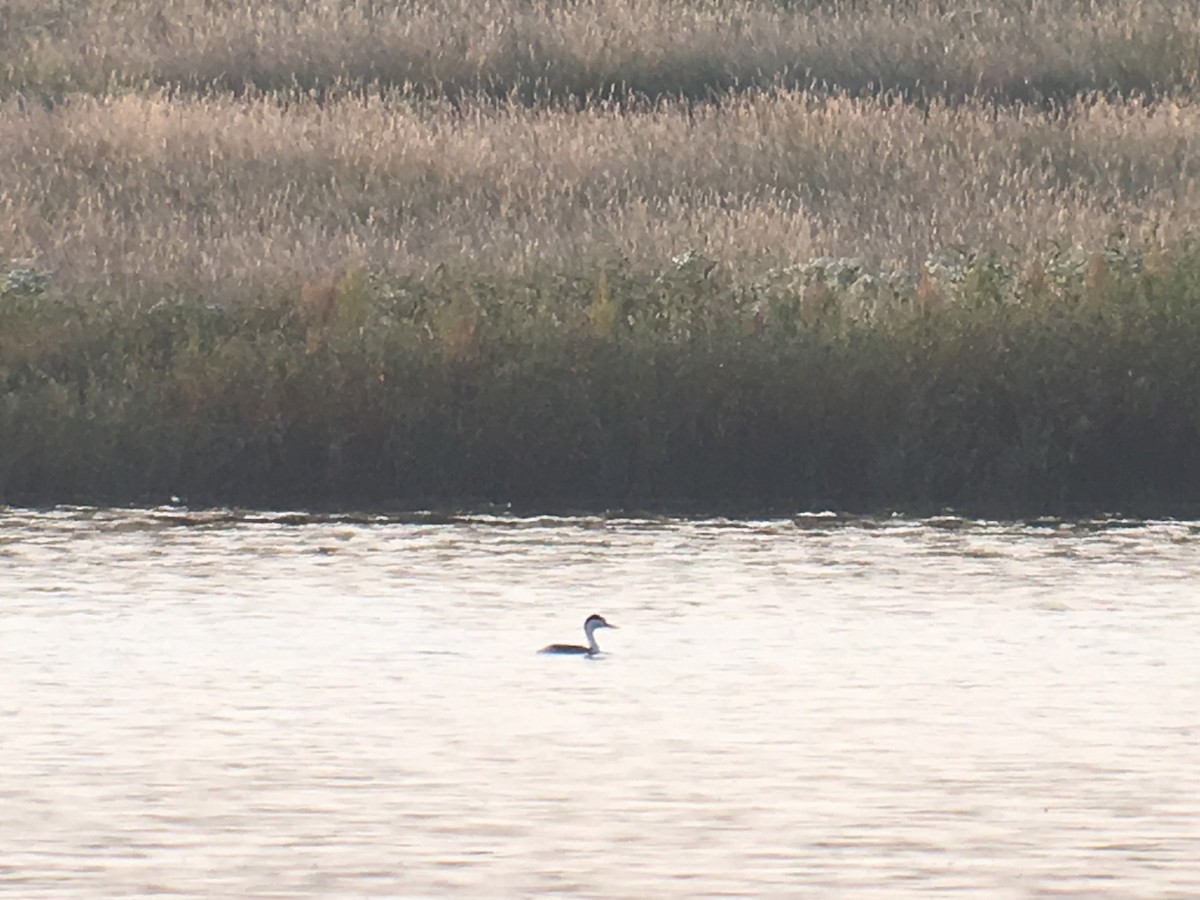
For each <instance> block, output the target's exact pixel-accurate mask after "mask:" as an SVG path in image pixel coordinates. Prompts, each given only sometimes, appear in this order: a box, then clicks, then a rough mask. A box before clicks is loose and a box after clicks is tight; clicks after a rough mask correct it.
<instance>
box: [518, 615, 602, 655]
mask: <svg viewBox="0 0 1200 900" xmlns="http://www.w3.org/2000/svg"><path fill="white" fill-rule="evenodd" d="M616 627H617V626H616V625H610V624H609V623H608V622H605V621H604V616H588V617H587V621H586V622H584V623H583V633H584V634H586V635H587V639H588V645H587V646H586V647H580V646H579V645H578V644H551V645H550V646H548V647H543V648H542V649H541V650H539V651H538V653H570V654H574V655H576V656H595V655H596V654H597V653H599V652H600V645H599V644H597V643H596V629H597V628H616Z"/></svg>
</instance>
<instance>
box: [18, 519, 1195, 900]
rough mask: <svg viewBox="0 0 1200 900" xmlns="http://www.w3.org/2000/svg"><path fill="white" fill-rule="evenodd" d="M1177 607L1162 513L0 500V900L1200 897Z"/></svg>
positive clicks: (1185, 575) (1186, 641) (1172, 545)
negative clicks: (1115, 516)
mask: <svg viewBox="0 0 1200 900" xmlns="http://www.w3.org/2000/svg"><path fill="white" fill-rule="evenodd" d="M1198 587H1200V527H1198V526H1196V525H1195V524H1188V523H1178V522H1151V523H1130V522H1108V523H1083V524H1069V523H1057V522H1038V523H1032V524H1002V523H987V522H964V521H960V520H956V519H940V520H927V521H913V520H903V519H895V520H884V521H852V520H842V519H836V518H822V517H807V518H801V519H797V520H794V521H793V520H783V521H761V522H725V521H673V520H664V521H638V520H604V519H583V518H581V519H536V520H522V519H508V518H503V517H495V518H489V517H478V518H465V519H462V520H455V521H438V520H436V519H433V518H430V519H429V520H428V521H420V520H414V521H406V522H400V521H387V520H382V519H381V520H368V519H365V518H364V519H362V520H361V521H356V520H350V519H342V520H309V519H305V518H303V517H289V516H270V515H257V516H244V515H243V516H238V515H229V514H217V513H206V514H194V515H193V514H186V513H184V512H182V511H173V510H158V511H155V510H149V511H97V510H59V511H53V512H44V513H30V512H22V511H17V510H9V511H0V895H3V896H4V897H20V898H42V897H72V898H75V897H84V898H110V897H122V898H124V897H138V896H158V895H169V896H184V897H321V898H326V897H329V898H341V897H347V898H349V897H368V896H397V897H412V896H434V895H458V896H479V897H501V896H528V895H535V894H554V895H577V896H587V897H657V896H679V897H685V896H686V897H706V896H718V895H759V896H814V897H827V896H844V897H855V898H870V897H927V896H931V895H935V894H942V895H957V894H962V895H972V896H986V897H1037V896H1073V897H1096V896H1112V897H1171V896H1175V897H1196V896H1200V655H1198V654H1197V647H1198V644H1200V641H1198V638H1200V599H1198V597H1200V592H1198V590H1197V588H1198ZM592 612H600V613H603V614H604V615H606V616H607V617H608V618H609V619H610V620H611V621H613V622H615V623H616V624H618V625H619V626H620V630H618V631H601V632H600V633H599V637H600V638H601V644H602V646H603V647H604V649H605V651H606V653H605V655H604V656H603V657H602V658H599V659H594V660H589V659H586V658H585V659H580V658H568V657H547V656H538V655H537V654H536V653H535V652H534V651H535V650H536V649H537V648H538V647H540V646H541V645H543V644H545V643H548V642H550V641H565V640H569V641H579V640H582V638H583V634H582V630H581V625H582V622H583V619H584V617H585V616H586V615H588V614H589V613H592Z"/></svg>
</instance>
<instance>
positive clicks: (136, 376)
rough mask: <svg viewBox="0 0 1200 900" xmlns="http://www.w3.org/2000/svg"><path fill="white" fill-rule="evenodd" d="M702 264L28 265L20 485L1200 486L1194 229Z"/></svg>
mask: <svg viewBox="0 0 1200 900" xmlns="http://www.w3.org/2000/svg"><path fill="white" fill-rule="evenodd" d="M1066 262H1070V260H1066ZM697 263H698V261H697V260H689V261H685V262H682V263H680V264H678V265H676V266H672V267H670V268H668V269H665V270H663V271H660V272H659V273H658V274H657V276H656V277H654V278H652V279H647V278H646V277H645V273H630V272H628V271H625V270H622V269H621V268H620V267H614V268H609V269H602V270H598V271H592V272H590V273H583V272H580V273H576V274H574V275H570V274H567V273H563V274H561V275H560V276H558V277H556V278H554V279H548V278H545V277H541V278H538V279H535V280H522V279H508V280H497V281H488V282H481V281H476V280H470V279H461V278H456V277H452V276H449V275H445V274H443V275H440V276H438V277H436V278H424V279H414V280H410V281H394V282H383V281H380V280H376V279H372V278H371V277H369V276H368V275H367V274H365V273H361V272H349V273H347V274H346V275H344V276H343V277H342V278H340V279H338V280H336V281H333V280H331V281H328V282H325V283H320V284H313V285H310V286H309V287H308V288H307V290H306V291H305V292H304V294H303V296H302V297H301V298H299V299H300V302H297V301H296V300H295V299H294V298H289V297H284V296H279V297H275V298H264V299H263V300H262V301H260V302H259V303H257V304H237V305H211V304H205V303H201V302H197V301H195V300H189V299H186V298H175V297H164V298H162V299H161V300H159V301H158V302H156V303H143V304H138V305H134V306H131V305H129V304H124V305H120V306H114V305H106V304H97V303H95V302H93V301H88V300H86V299H83V300H72V299H69V298H65V297H62V296H57V295H55V293H54V291H53V288H52V287H50V286H48V285H47V284H46V282H45V280H44V279H38V278H36V277H35V276H32V275H30V274H29V273H16V274H15V275H12V274H10V276H9V278H8V280H7V281H6V282H5V284H6V288H5V290H4V293H3V294H2V295H0V378H2V379H3V382H4V384H5V385H6V391H5V394H4V396H3V402H2V403H0V502H3V501H7V502H49V501H56V502H61V501H64V500H79V501H91V502H97V501H106V500H107V501H111V500H118V501H124V502H129V501H131V500H142V501H150V502H155V501H162V500H165V499H166V498H167V497H169V496H171V495H178V496H182V497H183V498H185V499H186V500H188V501H190V502H192V503H205V502H223V503H229V502H238V503H270V504H292V505H295V504H322V503H336V504H341V505H347V504H354V503H373V504H381V503H383V504H411V503H429V502H443V503H444V502H450V501H454V500H459V501H466V502H471V501H483V500H487V501H499V502H506V501H515V502H518V503H524V504H530V505H535V506H539V507H542V508H546V507H548V506H553V505H569V506H575V507H581V506H589V507H596V506H605V505H608V506H611V505H618V504H624V505H633V506H648V505H654V504H656V503H662V502H664V501H681V500H682V501H687V502H689V503H691V504H693V505H707V506H717V507H720V506H724V507H726V508H728V507H730V506H740V507H745V506H747V505H751V504H755V503H760V504H770V505H776V506H827V505H832V506H837V507H841V508H851V509H854V508H858V509H862V508H879V507H881V506H888V505H893V506H895V505H899V506H909V507H910V508H911V507H913V506H914V505H915V506H917V507H924V508H928V507H930V506H931V505H932V506H937V505H941V504H953V505H957V506H960V507H963V508H967V509H971V508H974V509H981V510H988V511H992V512H996V511H1000V512H1006V513H1012V512H1029V511H1047V510H1053V509H1063V508H1074V509H1079V508H1087V509H1091V510H1097V509H1109V510H1111V509H1113V508H1114V507H1123V508H1126V509H1138V508H1140V509H1142V510H1146V509H1152V510H1155V511H1157V512H1160V513H1161V512H1164V511H1176V510H1184V509H1189V508H1190V509H1191V510H1192V511H1194V509H1195V506H1196V504H1197V503H1198V502H1200V399H1198V398H1200V355H1198V354H1197V353H1196V352H1195V348H1196V347H1197V346H1198V345H1200V249H1198V248H1196V247H1194V246H1192V245H1190V244H1182V245H1179V246H1176V247H1167V248H1153V249H1152V250H1151V251H1149V252H1148V253H1147V254H1144V255H1133V256H1131V255H1128V254H1120V253H1109V254H1092V255H1085V256H1083V257H1082V259H1081V260H1079V261H1077V264H1071V265H1064V259H1062V258H1061V257H1048V258H1046V259H1044V260H1039V261H1035V262H1034V263H1033V264H1031V266H1030V268H1029V269H1028V270H1026V271H1024V272H1006V270H1005V269H1004V268H1003V267H1002V266H999V265H998V264H997V263H996V262H995V261H994V260H989V259H982V258H981V259H977V260H974V261H969V262H968V263H967V264H965V265H964V266H962V267H961V268H960V269H959V270H953V269H949V268H945V269H939V270H938V274H937V275H936V276H935V275H933V274H931V273H930V272H927V273H926V275H925V276H924V277H923V279H922V280H921V282H920V283H919V284H918V285H916V286H915V287H913V288H912V289H908V290H902V291H899V292H897V293H896V294H894V295H893V296H892V300H891V301H890V302H887V303H881V302H874V303H871V302H864V296H863V292H862V291H861V290H860V288H861V287H862V286H861V285H860V284H859V282H861V281H862V280H863V279H862V278H858V277H856V278H854V279H842V278H841V277H840V275H841V273H842V271H843V270H841V269H838V268H837V267H835V266H831V267H829V268H826V269H823V270H822V271H821V277H818V278H814V279H810V280H809V281H808V282H807V284H805V285H804V286H801V285H799V284H794V285H792V286H791V287H785V288H778V287H776V288H771V287H765V286H764V287H754V288H739V287H737V286H736V285H734V284H733V283H732V281H731V280H730V279H729V277H728V273H727V272H724V271H723V270H722V269H721V267H719V266H717V267H714V266H713V265H712V264H711V263H703V264H702V265H701V264H697ZM831 275H832V276H834V277H829V276H831ZM843 284H844V285H845V287H843V286H842V285H843ZM1139 505H1140V506H1139Z"/></svg>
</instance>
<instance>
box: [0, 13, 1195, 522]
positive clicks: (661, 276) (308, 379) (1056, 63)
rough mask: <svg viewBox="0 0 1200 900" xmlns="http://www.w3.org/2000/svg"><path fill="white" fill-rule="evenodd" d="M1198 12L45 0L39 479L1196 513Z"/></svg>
mask: <svg viewBox="0 0 1200 900" xmlns="http://www.w3.org/2000/svg"><path fill="white" fill-rule="evenodd" d="M1198 22H1200V5H1198V4H1197V3H1196V2H1192V0H1188V2H1185V3H1182V4H1171V3H1165V2H1154V0H1147V2H1142V3H1138V4H1135V5H1133V6H1132V7H1131V6H1130V5H1129V4H1127V3H1116V2H1112V3H1109V2H1105V0H1090V2H1082V0H1078V2H1076V0H1019V2H1018V0H1000V2H997V3H992V4H988V5H987V8H986V9H979V10H975V11H973V12H971V13H969V14H968V13H964V12H962V11H956V10H954V9H951V8H950V7H949V6H946V5H945V4H939V3H937V2H932V0H910V2H905V3H884V2H867V0H858V2H854V0H840V2H837V0H825V2H821V0H811V2H790V3H780V2H775V3H771V2H766V0H761V2H754V0H743V2H737V0H723V2H722V0H713V2H709V3H701V4H684V5H680V4H668V3H664V2H662V0H574V2H557V3H551V2H548V0H546V2H542V0H495V2H492V3H489V4H477V3H470V4H468V3H464V2H461V0H437V2H433V0H430V2H423V3H418V2H414V3H408V4H404V5H402V6H399V7H398V6H397V5H396V4H382V3H374V2H371V0H346V2H342V3H336V2H306V0H275V2H272V3H260V4H246V3H243V2H239V3H231V2H223V0H171V2H168V3H165V4H164V3H156V4H149V3H146V2H145V0H58V2H57V3H56V4H50V5H47V4H45V3H41V2H36V3H35V2H33V0H15V2H10V3H8V4H6V5H5V7H4V8H3V9H0V59H2V60H3V63H0V153H2V154H3V157H4V159H5V160H6V165H5V166H3V167H0V502H10V503H17V502H19V503H53V502H65V501H93V502H95V501H100V502H135V501H136V502H144V501H149V502H160V501H162V500H164V499H166V498H168V497H170V496H172V495H177V496H181V497H183V498H185V499H187V500H188V501H189V502H192V503H208V502H211V503H241V504H271V505H324V506H331V505H338V506H348V505H357V504H370V505H378V504H402V505H412V504H446V503H467V504H469V503H474V502H484V501H487V502H509V501H511V502H516V503H520V504H525V505H528V506H536V507H543V508H545V507H548V506H574V507H577V508H578V507H603V506H615V505H634V506H641V507H648V506H653V505H655V504H662V503H668V502H670V503H683V504H690V505H694V506H706V507H714V508H725V509H732V508H745V507H749V506H754V505H771V506H776V507H792V508H799V507H813V506H833V507H841V508H855V509H864V508H881V507H886V506H902V507H906V508H915V507H918V506H919V507H923V508H930V507H937V506H942V505H955V506H960V507H968V508H976V509H987V510H993V511H999V512H1005V513H1024V512H1040V511H1046V510H1049V509H1052V508H1053V509H1061V508H1075V509H1078V508H1087V509H1089V510H1099V509H1114V508H1122V507H1124V508H1132V507H1137V508H1139V509H1141V510H1143V511H1160V512H1161V511H1167V510H1171V511H1174V510H1182V509H1187V508H1195V506H1196V505H1198V504H1200V399H1198V398H1200V352H1197V351H1198V350H1200V245H1198V244H1196V243H1195V241H1194V237H1193V229H1194V226H1195V225H1196V223H1197V221H1200V180H1198V179H1200V146H1198V144H1200V100H1197V99H1195V98H1194V96H1193V95H1194V89H1195V87H1196V74H1197V71H1200V62H1198V61H1200V25H1197V23H1198Z"/></svg>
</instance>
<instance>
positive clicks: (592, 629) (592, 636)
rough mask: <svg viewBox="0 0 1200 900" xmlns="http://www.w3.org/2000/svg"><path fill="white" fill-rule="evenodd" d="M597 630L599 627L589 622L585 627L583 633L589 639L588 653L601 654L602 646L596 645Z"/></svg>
mask: <svg viewBox="0 0 1200 900" xmlns="http://www.w3.org/2000/svg"><path fill="white" fill-rule="evenodd" d="M596 628H597V626H596V625H594V624H593V623H591V622H589V623H588V624H586V625H584V626H583V633H584V634H586V635H587V639H588V653H599V652H600V645H599V644H597V643H596Z"/></svg>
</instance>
